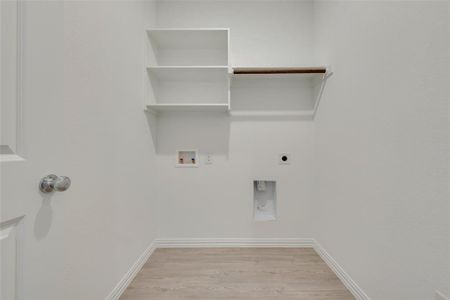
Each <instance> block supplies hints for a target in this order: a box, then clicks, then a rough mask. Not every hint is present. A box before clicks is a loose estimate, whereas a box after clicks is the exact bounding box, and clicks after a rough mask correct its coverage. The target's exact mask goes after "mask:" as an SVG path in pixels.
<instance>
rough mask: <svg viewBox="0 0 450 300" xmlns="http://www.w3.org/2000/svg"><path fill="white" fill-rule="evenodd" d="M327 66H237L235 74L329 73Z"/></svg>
mask: <svg viewBox="0 0 450 300" xmlns="http://www.w3.org/2000/svg"><path fill="white" fill-rule="evenodd" d="M327 72H328V69H327V67H323V66H318V67H235V68H233V74H234V75H286V74H287V75H296V74H302V75H304V74H319V75H321V74H322V75H325V74H327Z"/></svg>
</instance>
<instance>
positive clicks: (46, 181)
mask: <svg viewBox="0 0 450 300" xmlns="http://www.w3.org/2000/svg"><path fill="white" fill-rule="evenodd" d="M70 183H71V181H70V178H69V177H67V176H56V175H54V174H50V175H47V176H45V177H44V178H42V179H41V182H40V183H39V189H40V190H41V192H43V193H51V192H53V191H57V192H64V191H65V190H67V189H68V188H69V187H70Z"/></svg>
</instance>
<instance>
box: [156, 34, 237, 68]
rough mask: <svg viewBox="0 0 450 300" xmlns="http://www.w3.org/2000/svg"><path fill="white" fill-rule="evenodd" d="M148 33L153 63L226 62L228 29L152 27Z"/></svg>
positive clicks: (223, 63)
mask: <svg viewBox="0 0 450 300" xmlns="http://www.w3.org/2000/svg"><path fill="white" fill-rule="evenodd" d="M147 35H148V37H149V41H150V46H151V47H150V48H151V52H152V55H151V59H152V61H151V62H150V63H151V64H152V65H160V66H164V65H166V66H174V65H180V66H189V65H198V66H215V65H221V66H226V65H228V39H229V30H228V29H225V28H207V29H200V28H179V29H178V28H170V29H167V28H154V29H149V30H147Z"/></svg>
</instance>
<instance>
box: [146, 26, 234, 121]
mask: <svg viewBox="0 0 450 300" xmlns="http://www.w3.org/2000/svg"><path fill="white" fill-rule="evenodd" d="M147 35H148V37H149V42H150V51H149V52H150V58H149V66H148V67H147V73H148V77H149V81H150V85H149V98H150V100H149V103H148V105H147V109H148V110H149V111H152V112H156V113H158V112H169V111H217V112H220V111H228V110H229V107H230V74H229V67H228V48H229V47H228V40H229V30H228V29H198V28H196V29H173V28H171V29H162V28H159V29H150V30H148V31H147Z"/></svg>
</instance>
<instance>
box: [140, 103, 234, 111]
mask: <svg viewBox="0 0 450 300" xmlns="http://www.w3.org/2000/svg"><path fill="white" fill-rule="evenodd" d="M147 110H150V111H154V112H164V111H194V112H195V111H197V112H202V111H216V112H227V111H228V104H226V103H206V104H204V103H190V104H181V103H167V104H161V103H159V104H150V105H147Z"/></svg>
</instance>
